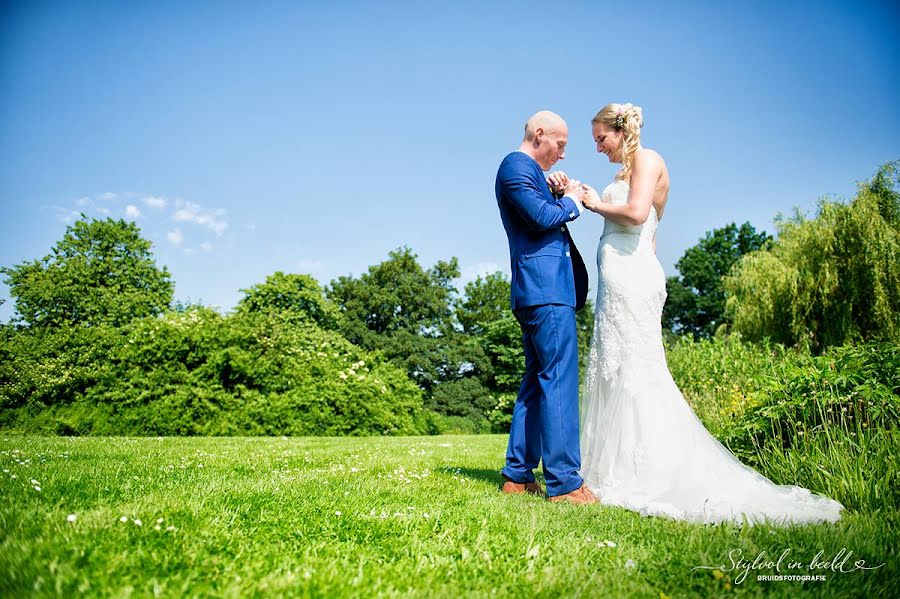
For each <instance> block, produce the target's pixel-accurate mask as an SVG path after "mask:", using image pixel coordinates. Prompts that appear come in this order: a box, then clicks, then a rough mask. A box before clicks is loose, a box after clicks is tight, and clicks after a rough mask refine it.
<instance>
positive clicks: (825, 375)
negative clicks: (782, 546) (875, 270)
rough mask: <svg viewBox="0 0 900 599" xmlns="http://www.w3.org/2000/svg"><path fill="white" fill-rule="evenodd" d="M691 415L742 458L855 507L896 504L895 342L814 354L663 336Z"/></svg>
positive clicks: (898, 408)
mask: <svg viewBox="0 0 900 599" xmlns="http://www.w3.org/2000/svg"><path fill="white" fill-rule="evenodd" d="M668 360H669V365H670V368H671V370H672V373H673V376H674V377H675V379H676V382H677V383H678V384H679V386H680V388H681V389H682V391H683V392H684V394H685V398H686V399H687V400H688V402H689V403H690V404H691V405H692V407H693V408H694V410H695V412H696V413H697V415H698V417H700V418H701V420H703V421H704V423H705V424H706V425H707V426H708V427H709V428H710V430H711V431H712V432H713V433H714V434H716V435H717V436H718V437H719V438H720V439H721V440H722V441H723V442H724V443H725V444H726V445H728V447H729V448H730V449H731V450H732V451H734V452H735V453H736V454H737V455H738V456H739V457H740V458H741V459H742V460H743V461H745V462H746V463H748V464H750V465H751V466H753V467H754V468H757V469H758V470H760V472H762V473H763V474H764V475H765V476H767V477H769V478H771V479H772V480H774V481H775V482H778V483H779V484H802V485H803V486H807V487H809V488H811V489H813V490H815V491H817V492H819V493H823V494H825V495H828V496H830V497H833V498H835V499H837V500H838V501H840V502H841V503H843V504H844V505H845V506H847V507H849V508H854V509H865V510H871V511H877V510H882V509H889V510H896V509H897V508H898V507H900V469H898V465H897V458H896V456H897V455H900V433H898V431H897V424H898V422H900V346H897V345H894V344H868V345H859V346H847V347H839V348H833V349H831V350H829V351H828V352H826V353H825V354H823V355H821V356H815V357H814V356H810V355H808V354H805V353H803V352H800V351H797V350H790V349H786V348H784V347H782V346H778V345H771V344H750V343H744V342H741V341H740V340H739V339H738V338H737V337H728V338H724V339H712V340H706V341H693V340H691V339H679V340H677V341H675V342H673V343H671V344H670V345H669V348H668Z"/></svg>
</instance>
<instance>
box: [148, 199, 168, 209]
mask: <svg viewBox="0 0 900 599" xmlns="http://www.w3.org/2000/svg"><path fill="white" fill-rule="evenodd" d="M141 201H142V202H144V203H145V204H147V205H148V206H150V207H151V208H160V209H161V208H165V207H166V205H168V203H169V201H168V200H167V199H166V198H162V197H159V196H147V197H145V198H141Z"/></svg>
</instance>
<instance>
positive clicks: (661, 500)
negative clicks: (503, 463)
mask: <svg viewBox="0 0 900 599" xmlns="http://www.w3.org/2000/svg"><path fill="white" fill-rule="evenodd" d="M592 125H593V137H594V140H595V141H596V142H597V151H598V152H600V153H601V154H606V156H607V157H608V158H609V160H610V162H615V163H621V165H622V168H621V170H620V171H619V173H618V174H617V175H616V178H615V180H614V181H613V182H612V183H611V184H610V185H608V186H607V187H606V189H604V190H603V192H602V193H600V194H598V193H597V191H596V190H595V189H593V188H591V187H590V186H587V185H585V186H584V188H585V189H586V191H587V193H588V194H590V195H591V200H590V201H588V200H587V199H585V201H584V205H585V206H586V207H588V208H589V209H590V210H592V211H594V212H596V213H598V214H600V215H601V216H603V217H604V219H605V224H604V229H603V235H602V236H601V237H600V246H599V247H598V248H597V267H598V269H599V275H598V284H597V303H596V313H595V324H594V335H593V339H592V341H591V349H590V355H589V361H588V368H587V372H586V375H585V382H584V388H583V392H582V397H581V455H582V468H581V475H582V477H583V478H584V480H585V483H586V484H587V486H588V487H589V488H590V489H591V491H593V492H594V494H595V495H597V497H598V498H599V499H600V501H601V503H604V504H607V505H618V506H622V507H625V508H628V509H631V510H635V511H638V512H640V513H642V514H645V515H653V516H667V517H670V518H675V519H679V520H689V521H694V522H721V521H733V522H737V523H740V522H742V521H743V518H744V517H746V519H747V521H748V522H749V523H751V524H754V523H759V522H764V521H769V522H773V523H779V524H780V523H801V522H817V521H828V522H834V521H836V520H838V519H840V517H841V516H840V512H841V510H842V509H843V506H842V505H841V504H840V503H838V502H837V501H834V500H833V499H829V498H827V497H823V496H821V495H817V494H814V493H811V492H810V491H808V490H806V489H803V488H801V487H795V486H786V485H776V484H774V483H773V482H772V481H770V480H769V479H767V478H765V477H764V476H762V475H761V474H759V473H757V472H756V471H754V470H753V469H751V468H749V467H747V466H745V465H744V464H742V463H741V462H740V461H738V459H737V458H736V457H735V456H734V455H733V454H732V453H731V452H730V451H729V450H728V449H727V448H726V447H725V446H723V445H722V444H721V443H719V441H717V440H716V439H715V437H713V436H712V435H711V434H710V433H709V432H708V431H707V430H706V428H705V427H704V426H703V424H702V423H701V422H700V421H699V420H698V419H697V417H696V416H695V415H694V413H693V411H691V408H690V407H689V406H688V404H687V402H686V401H685V400H684V398H683V397H682V395H681V392H680V391H679V390H678V388H677V387H676V386H675V382H674V381H673V380H672V376H671V374H670V373H669V369H668V366H667V365H666V356H665V352H664V350H663V344H662V329H661V324H660V322H661V316H662V309H663V303H664V302H665V299H666V280H665V274H664V273H663V269H662V267H661V266H660V264H659V261H658V260H657V258H656V230H657V226H658V224H659V221H660V220H661V219H662V217H663V213H664V211H665V207H666V200H667V196H668V192H669V174H668V170H667V169H666V164H665V162H664V161H663V159H662V157H661V156H660V155H659V154H657V153H656V152H654V151H653V150H650V149H646V148H643V147H641V144H640V129H641V127H642V126H643V118H642V114H641V109H640V107H637V106H633V105H631V104H610V105H608V106H606V107H604V108H603V109H602V110H601V111H600V112H598V113H597V115H596V116H595V117H594V119H593V120H592Z"/></svg>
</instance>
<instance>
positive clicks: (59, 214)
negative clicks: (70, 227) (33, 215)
mask: <svg viewBox="0 0 900 599" xmlns="http://www.w3.org/2000/svg"><path fill="white" fill-rule="evenodd" d="M53 210H54V211H55V212H56V220H58V221H59V222H62V223H66V224H69V223H71V222H74V221H75V220H77V219H78V216H79V215H80V214H81V211H80V210H75V209H74V208H63V207H62V206H54V207H53Z"/></svg>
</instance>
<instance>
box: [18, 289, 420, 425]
mask: <svg viewBox="0 0 900 599" xmlns="http://www.w3.org/2000/svg"><path fill="white" fill-rule="evenodd" d="M48 335H49V337H48ZM48 339H50V340H52V343H48V342H47V340H48ZM4 351H6V352H8V353H11V354H14V355H15V356H16V360H14V361H13V363H11V364H7V363H6V362H4V365H3V367H2V369H0V376H2V382H3V386H2V388H0V402H2V403H0V406H2V407H4V408H14V413H12V415H10V414H9V413H6V414H5V415H4V418H5V425H6V426H15V427H16V428H22V429H25V430H32V431H45V432H62V433H65V434H116V435H126V434H127V435H194V434H197V435H200V434H203V435H220V434H228V435H236V434H254V435H256V434H267V435H279V434H289V435H371V434H415V433H418V432H420V431H419V429H418V427H417V426H416V414H417V412H418V411H420V410H421V408H422V396H421V392H420V391H419V389H418V388H417V387H416V386H415V385H414V384H413V383H412V382H410V381H409V379H408V378H407V377H406V375H405V373H404V372H403V371H402V370H400V369H398V368H396V367H395V366H393V365H392V364H390V363H388V362H387V361H385V360H384V359H383V358H382V357H381V356H380V355H379V354H378V353H372V352H365V351H363V350H361V349H359V348H357V347H355V346H353V345H352V344H351V343H349V342H348V341H347V340H345V339H344V338H342V337H341V336H340V335H339V334H338V333H336V332H333V331H326V330H323V329H321V328H319V327H318V326H316V325H315V324H313V323H311V322H296V318H294V317H293V316H292V315H291V314H287V313H285V312H280V311H270V312H248V313H242V314H236V315H232V316H228V317H224V316H221V315H219V314H218V313H217V312H215V311H213V310H211V309H208V308H198V307H194V308H189V309H187V310H185V311H182V312H168V313H166V314H164V315H163V316H162V317H160V318H146V319H140V320H136V321H133V322H132V323H131V324H129V325H128V326H126V327H123V328H121V329H103V328H97V329H87V328H81V329H61V330H59V331H55V332H53V333H48V332H46V331H44V332H40V331H21V332H19V333H15V334H12V335H8V336H7V338H6V339H4ZM17 367H20V368H21V370H20V371H19V372H21V373H22V374H19V372H17V371H16V370H15V368H17ZM49 373H56V374H55V375H53V376H51V375H50V374H49Z"/></svg>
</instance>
